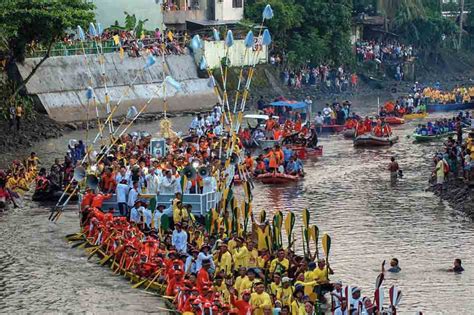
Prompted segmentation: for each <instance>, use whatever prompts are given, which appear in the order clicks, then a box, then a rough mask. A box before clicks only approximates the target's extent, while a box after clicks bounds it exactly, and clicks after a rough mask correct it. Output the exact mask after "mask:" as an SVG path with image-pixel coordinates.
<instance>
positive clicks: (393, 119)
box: [382, 116, 405, 125]
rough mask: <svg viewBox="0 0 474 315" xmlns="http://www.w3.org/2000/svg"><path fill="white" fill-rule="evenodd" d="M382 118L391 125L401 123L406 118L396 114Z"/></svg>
mask: <svg viewBox="0 0 474 315" xmlns="http://www.w3.org/2000/svg"><path fill="white" fill-rule="evenodd" d="M382 120H383V121H384V122H386V123H388V124H390V125H401V124H404V123H405V120H404V119H403V118H400V117H396V116H387V117H382Z"/></svg>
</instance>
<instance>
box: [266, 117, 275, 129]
mask: <svg viewBox="0 0 474 315" xmlns="http://www.w3.org/2000/svg"><path fill="white" fill-rule="evenodd" d="M275 124H276V121H275V120H274V119H273V117H272V116H270V118H268V120H267V122H266V123H265V130H266V131H271V130H273V128H274V127H275Z"/></svg>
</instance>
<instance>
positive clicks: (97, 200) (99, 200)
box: [92, 194, 112, 209]
mask: <svg viewBox="0 0 474 315" xmlns="http://www.w3.org/2000/svg"><path fill="white" fill-rule="evenodd" d="M111 197H112V194H105V195H104V194H98V195H97V196H95V197H94V199H93V200H92V207H94V208H97V209H101V208H102V204H103V203H104V201H105V200H107V199H110V198H111Z"/></svg>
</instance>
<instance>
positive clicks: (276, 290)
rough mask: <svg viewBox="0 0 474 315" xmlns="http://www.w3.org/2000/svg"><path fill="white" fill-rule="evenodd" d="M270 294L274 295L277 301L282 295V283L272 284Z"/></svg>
mask: <svg viewBox="0 0 474 315" xmlns="http://www.w3.org/2000/svg"><path fill="white" fill-rule="evenodd" d="M270 294H271V295H274V296H275V297H276V298H277V299H278V297H279V296H280V294H281V283H280V284H276V283H275V282H272V283H270Z"/></svg>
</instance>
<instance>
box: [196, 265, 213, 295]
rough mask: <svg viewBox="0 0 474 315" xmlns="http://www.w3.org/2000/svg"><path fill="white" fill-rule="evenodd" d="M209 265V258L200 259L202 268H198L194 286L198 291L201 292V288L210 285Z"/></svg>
mask: <svg viewBox="0 0 474 315" xmlns="http://www.w3.org/2000/svg"><path fill="white" fill-rule="evenodd" d="M210 267H211V262H210V261H209V259H204V260H203V261H202V268H201V269H200V270H199V272H198V274H197V279H196V287H197V289H198V290H199V293H201V294H203V288H204V287H207V286H209V285H211V279H210V278H209V272H208V270H209V268H210Z"/></svg>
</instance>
